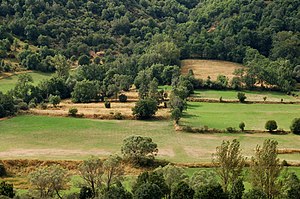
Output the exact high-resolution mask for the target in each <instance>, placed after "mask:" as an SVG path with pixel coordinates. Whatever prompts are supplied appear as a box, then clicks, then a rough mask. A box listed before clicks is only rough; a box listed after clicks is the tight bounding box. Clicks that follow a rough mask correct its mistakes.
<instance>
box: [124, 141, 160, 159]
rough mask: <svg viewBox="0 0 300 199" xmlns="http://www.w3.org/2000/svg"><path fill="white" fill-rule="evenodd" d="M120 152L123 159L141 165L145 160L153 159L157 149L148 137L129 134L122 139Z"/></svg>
mask: <svg viewBox="0 0 300 199" xmlns="http://www.w3.org/2000/svg"><path fill="white" fill-rule="evenodd" d="M121 152H122V154H123V156H124V158H125V159H127V160H129V161H130V162H132V163H134V164H137V165H141V164H143V162H144V161H145V160H153V159H154V156H155V155H156V154H157V152H158V149H157V144H156V143H154V142H153V141H152V139H151V138H150V137H141V136H130V137H127V138H125V139H124V140H123V145H122V148H121Z"/></svg>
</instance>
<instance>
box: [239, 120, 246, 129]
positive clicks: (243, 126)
mask: <svg viewBox="0 0 300 199" xmlns="http://www.w3.org/2000/svg"><path fill="white" fill-rule="evenodd" d="M245 126H246V125H245V123H244V122H241V123H240V124H239V128H240V129H241V131H244V130H245Z"/></svg>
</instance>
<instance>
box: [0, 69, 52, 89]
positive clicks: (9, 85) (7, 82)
mask: <svg viewBox="0 0 300 199" xmlns="http://www.w3.org/2000/svg"><path fill="white" fill-rule="evenodd" d="M28 74H29V75H31V76H32V79H33V84H34V85H37V84H38V83H39V82H40V81H42V80H43V79H49V78H50V77H51V75H52V74H51V73H42V72H28ZM19 75H20V74H16V75H12V76H9V77H4V78H2V79H0V91H1V92H3V93H6V92H7V91H9V90H11V89H13V88H14V87H15V85H16V83H17V81H18V76H19Z"/></svg>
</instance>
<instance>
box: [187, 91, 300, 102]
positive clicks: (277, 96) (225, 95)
mask: <svg viewBox="0 0 300 199" xmlns="http://www.w3.org/2000/svg"><path fill="white" fill-rule="evenodd" d="M238 92H243V93H245V94H246V97H247V99H246V101H252V102H253V101H254V102H262V101H264V99H263V98H264V97H267V98H266V101H267V102H280V101H281V99H283V102H300V98H299V97H293V96H291V95H286V94H285V93H281V92H275V91H235V90H196V91H195V93H194V94H193V95H191V97H193V98H200V99H213V100H219V99H220V97H222V99H223V100H228V101H231V100H238V99H237V93H238Z"/></svg>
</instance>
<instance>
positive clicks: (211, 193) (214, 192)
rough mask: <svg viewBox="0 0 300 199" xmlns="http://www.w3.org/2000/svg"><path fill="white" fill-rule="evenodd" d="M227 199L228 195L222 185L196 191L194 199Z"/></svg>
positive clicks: (211, 185)
mask: <svg viewBox="0 0 300 199" xmlns="http://www.w3.org/2000/svg"><path fill="white" fill-rule="evenodd" d="M215 198H218V199H227V198H228V196H227V194H226V193H225V192H224V191H223V189H222V186H221V185H220V184H218V183H217V184H209V185H205V186H203V187H201V188H200V189H199V190H197V191H196V193H195V195H194V199H215Z"/></svg>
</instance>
